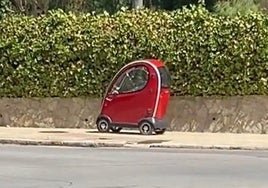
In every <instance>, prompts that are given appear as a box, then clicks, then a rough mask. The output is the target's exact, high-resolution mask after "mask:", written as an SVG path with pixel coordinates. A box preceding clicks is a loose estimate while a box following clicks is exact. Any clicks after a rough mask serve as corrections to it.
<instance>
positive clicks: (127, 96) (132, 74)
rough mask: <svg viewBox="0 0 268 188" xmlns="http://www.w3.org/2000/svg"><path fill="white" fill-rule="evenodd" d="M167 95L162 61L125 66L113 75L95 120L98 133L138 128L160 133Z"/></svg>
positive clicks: (163, 123)
mask: <svg viewBox="0 0 268 188" xmlns="http://www.w3.org/2000/svg"><path fill="white" fill-rule="evenodd" d="M169 98H170V75H169V73H168V70H167V68H166V67H165V65H164V63H163V62H161V61H160V60H156V59H149V60H140V61H134V62H131V63H129V64H127V65H125V66H124V67H123V68H122V69H121V70H120V71H119V72H118V73H117V74H116V75H115V77H114V78H113V80H112V81H111V83H110V85H109V86H108V88H107V91H106V93H105V96H104V98H103V100H102V104H101V113H100V115H99V116H98V119H97V128H98V130H99V131H100V132H108V131H109V130H112V131H113V132H119V131H120V130H121V129H122V128H123V127H129V128H135V127H136V128H137V127H139V128H140V131H141V133H142V134H151V133H152V132H153V131H154V132H155V133H158V134H162V133H164V131H165V130H166V128H167V126H168V125H167V123H166V121H165V120H164V117H165V114H166V110H167V106H168V102H169Z"/></svg>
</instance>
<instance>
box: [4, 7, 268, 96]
mask: <svg viewBox="0 0 268 188" xmlns="http://www.w3.org/2000/svg"><path fill="white" fill-rule="evenodd" d="M267 25H268V17H267V16H266V15H263V14H261V13H252V14H247V15H244V16H242V15H237V16H235V17H224V16H219V15H213V14H211V13H209V12H208V11H207V10H206V9H205V8H203V7H201V6H193V7H192V8H190V9H186V8H185V9H183V10H180V11H174V12H165V11H154V10H147V9H141V10H131V11H120V12H118V13H116V14H114V15H108V14H107V13H104V14H98V15H92V14H80V15H77V14H72V13H64V12H63V11H51V12H49V13H48V14H47V15H44V16H41V17H27V16H21V15H13V16H6V17H4V18H3V19H2V20H0V97H75V96H91V97H92V96H94V97H98V96H101V95H102V94H103V92H104V90H105V84H106V83H107V82H109V81H110V80H111V78H112V77H113V75H114V74H115V73H116V71H117V70H119V69H120V68H121V67H122V66H123V65H124V64H126V63H128V62H130V61H133V60H137V59H145V58H150V57H156V58H160V59H162V60H164V61H165V62H166V65H167V66H168V68H169V69H170V72H171V75H172V93H173V94H174V95H195V96H197V95H202V96H209V95H254V94H256V95H263V94H268V85H267V81H268V28H267Z"/></svg>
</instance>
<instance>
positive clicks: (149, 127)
mask: <svg viewBox="0 0 268 188" xmlns="http://www.w3.org/2000/svg"><path fill="white" fill-rule="evenodd" d="M139 129H140V133H141V134H143V135H151V134H152V133H153V124H152V123H150V122H149V121H142V122H141V123H140V126H139Z"/></svg>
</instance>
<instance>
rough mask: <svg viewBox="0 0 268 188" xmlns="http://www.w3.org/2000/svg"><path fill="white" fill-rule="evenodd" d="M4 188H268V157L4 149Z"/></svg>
mask: <svg viewBox="0 0 268 188" xmlns="http://www.w3.org/2000/svg"><path fill="white" fill-rule="evenodd" d="M0 187H1V188H137V187H144V188H162V187H168V188H175V187H180V188H181V187H183V188H184V187H185V188H190V187H198V188H200V187H213V188H218V187H224V188H225V187H228V188H229V187H235V188H237V187H241V188H242V187H243V188H246V187H249V188H253V187H254V188H258V187H265V188H266V187H268V152H267V151H266V152H265V151H222V150H221V151H215V150H214V151H213V150H179V149H177V150H164V149H159V150H151V149H115V148H101V149H100V148H67V147H62V148H60V147H37V146H9V145H0Z"/></svg>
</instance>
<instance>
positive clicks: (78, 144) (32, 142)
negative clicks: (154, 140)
mask: <svg viewBox="0 0 268 188" xmlns="http://www.w3.org/2000/svg"><path fill="white" fill-rule="evenodd" d="M0 144H10V145H30V146H65V147H91V148H97V147H117V148H143V149H150V148H152V149H156V148H161V149H214V150H268V148H266V147H249V146H228V145H183V144H137V143H131V144H129V143H126V142H124V143H122V142H121V143H120V142H115V143H109V142H95V141H57V140H28V139H0Z"/></svg>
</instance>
